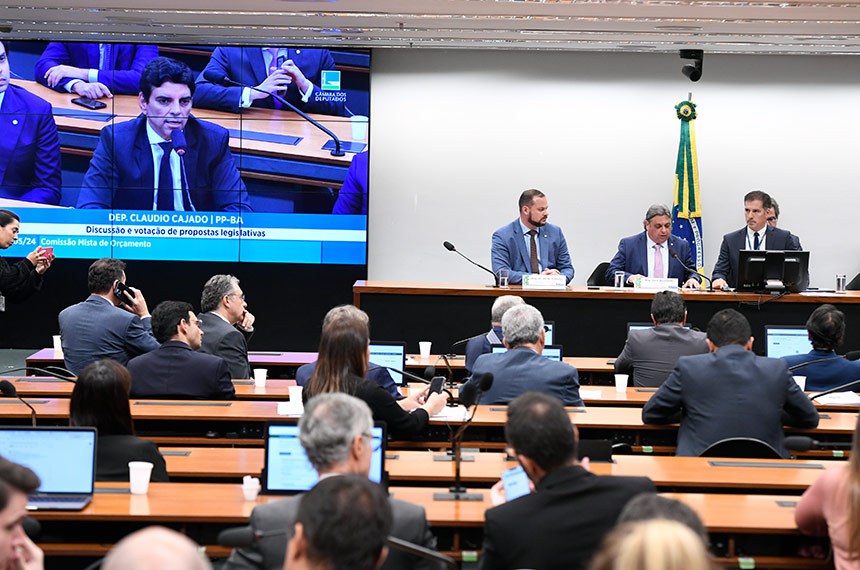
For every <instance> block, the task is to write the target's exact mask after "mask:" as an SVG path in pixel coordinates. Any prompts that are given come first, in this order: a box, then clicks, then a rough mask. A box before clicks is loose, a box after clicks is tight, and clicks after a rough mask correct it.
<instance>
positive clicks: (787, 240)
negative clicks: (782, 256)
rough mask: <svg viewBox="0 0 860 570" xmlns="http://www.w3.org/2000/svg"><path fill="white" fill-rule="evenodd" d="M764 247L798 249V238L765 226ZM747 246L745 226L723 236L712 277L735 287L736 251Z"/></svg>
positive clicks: (770, 248) (736, 273) (781, 230)
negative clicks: (723, 280)
mask: <svg viewBox="0 0 860 570" xmlns="http://www.w3.org/2000/svg"><path fill="white" fill-rule="evenodd" d="M765 228H767V229H766V230H765V244H764V245H765V249H766V250H768V251H773V250H790V251H800V250H801V249H802V248H801V246H800V238H799V237H797V236H795V235H792V234H791V232H788V231H786V230H783V229H780V228H773V227H771V226H765ZM746 246H747V228H745V227H744V228H741V229H739V230H737V231H735V232H731V233H728V234H726V235H724V236H723V243H722V244H720V257H719V258H718V259H717V264H716V265H715V266H714V275H713V278H714V279H725V280H726V283H728V284H729V287H737V286H738V285H737V284H738V258H739V254H738V252H739V251H740V250H742V249H746Z"/></svg>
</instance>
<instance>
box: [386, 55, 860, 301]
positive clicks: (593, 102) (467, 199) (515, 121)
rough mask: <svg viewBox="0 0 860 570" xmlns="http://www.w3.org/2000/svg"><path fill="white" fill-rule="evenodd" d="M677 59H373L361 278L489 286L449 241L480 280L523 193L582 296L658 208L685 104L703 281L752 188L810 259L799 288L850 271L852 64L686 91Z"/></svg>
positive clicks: (754, 59)
mask: <svg viewBox="0 0 860 570" xmlns="http://www.w3.org/2000/svg"><path fill="white" fill-rule="evenodd" d="M681 64H682V62H681V60H680V59H679V58H678V56H677V55H676V54H663V55H661V54H612V53H606V54H582V53H564V52H536V51H535V52H505V51H435V50H406V49H400V50H395V49H386V50H381V49H377V50H374V52H373V77H372V91H373V95H372V101H371V104H372V111H371V115H372V117H373V119H372V123H371V124H372V130H371V157H370V165H371V175H370V224H369V225H370V228H369V231H370V236H369V237H370V246H369V276H370V278H371V279H385V280H408V281H431V282H444V281H449V282H458V281H459V282H487V281H489V280H490V279H491V278H490V276H489V275H486V274H483V273H482V272H481V271H480V270H478V269H476V268H473V267H472V266H470V265H468V264H467V263H466V262H465V261H463V260H461V259H459V258H458V257H456V254H453V253H448V252H447V251H445V250H444V249H443V247H442V242H443V241H444V240H449V241H451V242H453V243H454V244H455V245H456V246H457V248H458V249H459V250H460V251H462V252H464V253H466V254H467V255H471V256H473V257H474V258H475V259H476V260H477V261H479V262H481V263H485V264H486V265H489V263H490V235H491V234H492V232H493V230H495V229H496V228H498V227H500V226H502V225H503V224H505V223H508V222H510V221H511V220H513V219H514V218H515V217H516V215H517V205H516V200H517V198H518V196H519V194H520V192H522V191H523V190H525V189H527V188H532V187H534V188H538V189H540V190H542V191H544V192H545V193H546V194H547V197H548V199H549V205H550V220H549V221H550V222H552V223H555V224H558V225H560V226H561V227H562V228H563V230H564V232H565V235H566V236H567V241H568V245H569V246H570V249H571V255H572V257H573V263H574V267H575V268H576V277H575V279H574V282H575V283H580V284H581V283H585V280H586V278H587V277H588V275H589V274H590V273H591V271H592V269H593V268H594V267H595V266H596V265H597V263H599V262H600V261H604V260H606V261H608V260H609V259H610V258H611V257H612V255H613V254H614V253H615V248H616V246H617V244H618V240H619V238H621V237H623V236H626V235H630V234H633V233H636V232H637V231H639V230H641V220H642V217H643V214H644V212H645V210H646V208H647V207H648V205H649V204H651V203H653V202H663V203H666V204H667V205H669V206H670V207H671V203H672V191H673V184H674V171H675V159H676V155H677V149H678V138H679V131H680V126H679V123H680V121H679V120H678V119H677V118H676V117H675V110H674V105H675V104H676V103H677V102H678V101H681V100H683V99H686V98H687V93H688V91H693V100H694V101H695V102H696V103H697V105H698V111H699V119H698V120H697V121H696V135H697V140H698V152H699V175H700V181H701V192H702V194H701V196H702V207H703V223H704V229H705V266H706V268H707V270H708V271H709V272H710V270H711V269H712V268H713V265H714V263H715V262H716V258H717V254H718V252H719V246H720V240H721V237H722V235H723V234H724V233H726V232H729V231H732V230H735V229H738V228H740V227H743V224H744V220H743V195H744V194H745V193H746V192H747V191H749V190H751V189H756V188H757V189H762V190H765V191H767V192H769V193H770V194H771V195H772V196H774V198H776V199H777V200H778V201H779V203H780V206H781V210H782V214H781V216H780V226H781V227H784V228H787V229H790V230H791V231H792V232H793V233H795V234H797V235H799V236H800V237H801V239H802V243H803V246H804V248H805V249H810V250H812V252H813V253H812V259H811V273H812V284H813V285H818V286H821V287H827V286H829V287H832V286H833V284H834V275H835V274H836V273H837V272H838V273H846V274H848V278H849V279H851V277H853V276H854V275H855V274H856V273H857V272H858V271H860V259H858V253H860V239H857V238H856V237H855V236H856V235H857V234H856V231H855V227H856V225H857V224H858V223H860V220H858V212H860V208H858V205H860V196H858V192H857V189H858V181H860V165H858V163H860V128H858V126H860V125H858V117H857V113H856V103H857V102H858V101H860V73H858V72H860V59H858V58H856V57H813V56H805V57H800V56H767V57H766V56H718V55H714V56H711V55H707V54H706V56H705V61H704V75H703V78H702V80H701V81H699V82H698V83H691V82H690V81H688V80H687V79H686V78H685V77H684V76H682V75H681V74H680V67H681Z"/></svg>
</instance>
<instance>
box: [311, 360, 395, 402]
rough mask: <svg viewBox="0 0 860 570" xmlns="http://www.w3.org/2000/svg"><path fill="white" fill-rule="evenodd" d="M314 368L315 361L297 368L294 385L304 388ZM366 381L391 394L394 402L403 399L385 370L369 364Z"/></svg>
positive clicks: (315, 365)
mask: <svg viewBox="0 0 860 570" xmlns="http://www.w3.org/2000/svg"><path fill="white" fill-rule="evenodd" d="M316 367H317V362H316V360H314V361H313V362H308V363H307V364H302V365H301V366H299V368H298V369H297V370H296V384H298V385H299V386H304V385H305V384H307V383H308V381H309V380H310V379H311V376H313V375H314V370H316ZM367 379H368V380H369V381H371V382H375V383H376V384H379V385H380V386H381V387H383V388H385V391H386V392H388V393H389V394H391V395H392V396H393V397H394V399H395V400H402V399H403V394H401V393H400V390H398V389H397V384H395V383H394V379H393V378H392V377H391V374H389V373H388V370H386V369H385V368H383V367H381V366H377V365H376V364H373V363H370V364H369V365H368V367H367Z"/></svg>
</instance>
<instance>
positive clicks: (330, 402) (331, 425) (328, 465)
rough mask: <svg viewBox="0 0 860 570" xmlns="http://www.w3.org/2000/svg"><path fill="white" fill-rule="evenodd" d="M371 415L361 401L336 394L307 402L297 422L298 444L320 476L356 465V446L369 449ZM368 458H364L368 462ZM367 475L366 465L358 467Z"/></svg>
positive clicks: (358, 453)
mask: <svg viewBox="0 0 860 570" xmlns="http://www.w3.org/2000/svg"><path fill="white" fill-rule="evenodd" d="M372 428H373V416H372V414H371V412H370V408H369V407H368V406H367V404H366V403H364V401H362V400H359V399H358V398H355V397H353V396H349V395H347V394H340V393H331V394H320V395H318V396H316V397H314V398H312V399H311V400H309V401H308V403H307V405H306V406H305V409H304V413H303V414H302V418H301V420H299V441H300V442H301V444H302V447H303V448H304V449H305V453H306V454H307V456H308V460H309V461H310V462H311V465H313V467H314V469H316V470H317V472H319V473H320V474H323V473H328V472H330V471H332V470H333V469H343V468H346V467H348V466H350V465H355V466H358V464H359V463H360V459H361V458H360V457H357V455H360V452H359V451H358V450H356V447H357V446H361V445H365V446H369V445H370V444H371V442H370V441H369V440H367V439H366V438H367V436H368V434H370V433H371V429H372ZM369 457H370V455H369V454H367V455H366V458H367V459H368V460H369ZM361 468H363V469H364V473H359V474H361V475H365V476H367V469H369V468H370V463H369V462H368V463H367V464H366V465H361Z"/></svg>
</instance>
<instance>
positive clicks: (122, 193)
mask: <svg viewBox="0 0 860 570" xmlns="http://www.w3.org/2000/svg"><path fill="white" fill-rule="evenodd" d="M185 138H186V141H187V143H188V151H187V152H186V153H185V158H184V159H183V160H184V162H185V175H186V177H187V178H186V179H187V181H188V196H189V198H190V200H191V204H192V206H193V207H194V209H195V210H197V211H201V212H220V211H225V212H249V211H252V210H251V206H250V204H249V202H248V191H247V190H246V189H245V184H244V183H243V182H242V179H241V178H240V177H239V171H238V170H237V168H236V163H235V161H234V160H233V154H232V153H231V152H230V147H229V144H228V143H229V139H230V135H229V134H228V133H227V129H225V128H224V127H220V126H218V125H215V124H213V123H209V122H207V121H199V120H197V119H195V118H194V117H189V118H188V123H187V124H186V125H185ZM155 186H156V181H155V165H154V164H153V160H152V150H151V148H150V144H149V139H147V136H146V117H145V116H143V115H140V116H138V117H137V118H136V119H132V120H131V121H126V122H123V123H118V124H115V125H109V126H107V127H105V128H103V129H102V131H101V136H100V137H99V144H98V146H97V147H96V151H95V154H93V158H92V160H91V161H90V167H89V169H88V170H87V173H86V175H84V183H83V187H82V188H81V193H80V195H79V196H78V205H77V207H78V208H92V209H102V210H108V209H116V210H152V205H153V195H154V193H155Z"/></svg>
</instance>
